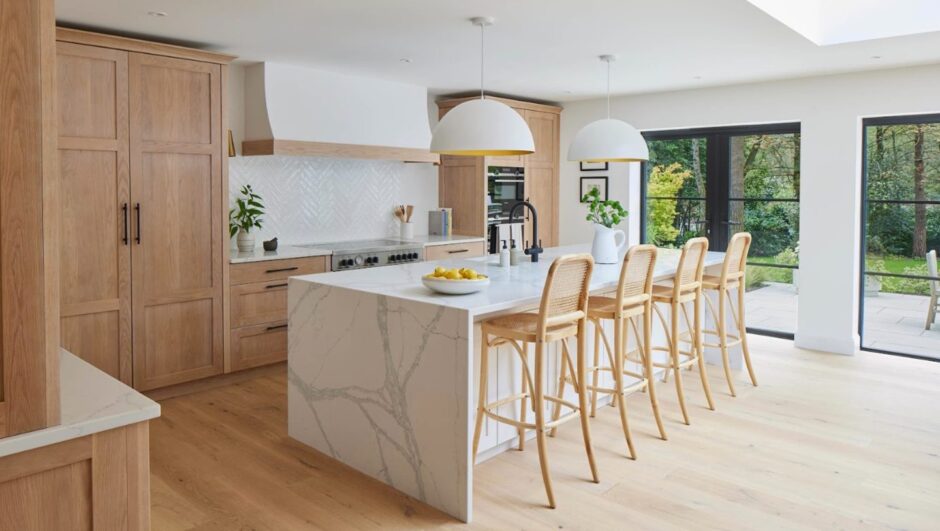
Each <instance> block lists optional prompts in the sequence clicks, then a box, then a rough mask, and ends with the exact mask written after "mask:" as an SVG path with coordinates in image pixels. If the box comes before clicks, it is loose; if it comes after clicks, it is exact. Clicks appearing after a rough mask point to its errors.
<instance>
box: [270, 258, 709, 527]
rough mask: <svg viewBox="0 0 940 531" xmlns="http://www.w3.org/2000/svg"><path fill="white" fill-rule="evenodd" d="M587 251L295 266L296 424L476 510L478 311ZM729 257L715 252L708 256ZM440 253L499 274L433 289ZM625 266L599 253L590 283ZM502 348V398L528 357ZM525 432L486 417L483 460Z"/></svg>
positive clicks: (306, 433)
mask: <svg viewBox="0 0 940 531" xmlns="http://www.w3.org/2000/svg"><path fill="white" fill-rule="evenodd" d="M581 252H590V246H589V245H576V246H568V247H557V248H551V249H546V250H545V252H544V254H543V255H542V260H541V261H540V262H537V263H532V262H529V261H525V262H523V263H521V264H519V265H518V266H514V267H512V268H508V269H507V268H502V267H499V266H498V265H497V264H495V263H493V261H494V259H495V257H492V256H490V257H482V258H476V259H467V260H442V261H438V262H419V263H413V264H406V265H400V266H390V267H379V268H372V269H363V270H355V271H344V272H335V273H325V274H318V275H307V276H302V277H292V278H291V279H290V280H289V283H290V286H289V288H288V308H289V310H288V312H289V314H288V319H289V347H288V349H289V354H288V432H289V434H290V436H291V437H293V438H294V439H297V440H299V441H301V442H303V443H305V444H307V445H309V446H311V447H313V448H315V449H317V450H319V451H321V452H323V453H325V454H327V455H330V456H331V457H333V458H335V459H338V460H340V461H342V462H343V463H345V464H347V465H349V466H351V467H353V468H355V469H357V470H359V471H361V472H363V473H365V474H368V475H370V476H372V477H374V478H377V479H378V480H380V481H382V482H384V483H386V484H388V485H390V486H392V487H394V488H396V489H398V490H400V491H402V492H405V493H407V494H409V495H411V496H413V497H415V498H417V499H419V500H421V501H424V502H426V503H428V504H430V505H432V506H434V507H436V508H438V509H440V510H442V511H444V512H446V513H448V514H450V515H452V516H454V517H456V518H459V519H460V520H463V521H470V518H471V514H472V492H473V489H472V484H473V473H472V463H471V455H470V452H471V437H472V435H473V423H474V415H475V406H476V397H477V392H476V390H475V389H476V385H477V382H478V380H479V375H478V374H476V371H477V370H478V369H477V368H476V367H477V366H478V363H477V362H478V360H479V356H480V354H479V346H478V345H479V344H480V343H479V341H480V329H479V328H480V327H479V324H478V323H479V321H481V320H483V319H486V318H489V317H492V316H495V315H499V314H502V313H509V312H518V311H524V310H530V309H535V308H537V306H538V303H539V300H540V298H541V296H542V288H543V286H544V283H545V278H546V276H547V274H548V269H549V267H550V265H551V262H552V260H553V259H554V258H556V257H558V256H561V255H564V254H571V253H581ZM678 257H679V252H678V251H675V250H665V249H663V250H661V251H660V253H659V258H658V261H657V266H656V279H657V280H667V279H670V278H672V277H673V275H674V274H675V269H676V265H677V261H678ZM723 257H724V255H723V254H722V253H708V256H707V258H706V265H717V264H720V263H721V261H722V259H723ZM526 258H527V259H528V257H526ZM438 265H441V266H444V267H470V268H474V269H476V270H477V271H479V272H481V273H484V274H486V275H488V276H489V277H490V279H491V284H490V286H489V287H488V288H487V289H486V290H484V291H482V292H480V293H476V294H472V295H464V296H447V295H439V294H435V293H433V292H431V291H429V290H428V289H427V288H425V287H424V286H423V285H422V283H421V277H422V276H423V275H425V274H427V273H429V272H430V271H432V270H433V269H434V268H435V267H436V266H438ZM619 273H620V264H612V265H601V264H598V265H596V266H595V269H594V274H593V276H592V278H591V285H590V286H591V292H592V293H603V292H608V291H610V290H612V289H614V288H615V287H616V285H617V280H618V277H619ZM656 329H658V327H656V326H655V325H654V330H656ZM588 335H589V337H588V345H589V346H588V348H589V352H590V349H591V348H592V347H591V339H592V337H591V336H593V334H591V333H589V334H588ZM475 345H477V346H475ZM501 350H505V351H504V352H500V351H501ZM494 351H495V356H491V359H494V360H498V361H496V362H493V363H491V366H492V372H491V373H490V374H489V375H488V379H489V381H490V382H491V383H490V392H491V393H492V395H493V398H495V396H496V394H497V393H498V394H499V395H501V396H502V395H506V394H509V393H511V392H519V388H520V386H521V376H520V371H521V367H520V366H519V363H520V361H519V360H518V358H517V357H515V356H511V355H510V354H509V353H508V350H506V347H501V348H498V349H494ZM549 352H552V351H551V350H549ZM549 359H550V360H551V359H554V358H552V357H550V358H549ZM550 364H551V362H550ZM554 374H555V373H554V371H553V370H551V365H550V370H549V372H548V381H549V382H554V381H556V380H557V379H556V378H554ZM505 408H506V410H505V411H500V414H503V415H506V416H509V417H516V418H517V417H518V407H515V408H514V407H513V405H512V404H507V405H506V406H505ZM516 436H517V434H516V430H515V428H510V427H507V426H504V425H497V424H495V423H493V422H492V421H489V420H488V422H487V423H486V425H485V428H484V432H483V437H482V439H481V443H480V454H481V455H480V460H482V459H485V458H487V457H490V456H492V455H495V454H496V453H499V452H500V451H503V450H505V449H506V448H508V447H510V446H511V445H512V444H513V442H514V440H515V439H516ZM588 473H589V472H588V469H587V465H586V464H585V474H588Z"/></svg>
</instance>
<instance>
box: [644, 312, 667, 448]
mask: <svg viewBox="0 0 940 531" xmlns="http://www.w3.org/2000/svg"><path fill="white" fill-rule="evenodd" d="M652 313H653V310H652V307H651V305H650V303H647V306H646V309H645V311H644V312H643V349H642V350H641V353H642V355H643V372H644V373H646V387H647V389H648V390H649V396H650V406H652V408H653V417H654V418H655V419H656V427H657V428H659V437H660V438H661V439H662V440H664V441H665V440H668V438H667V437H666V428H665V427H664V426H663V419H662V416H660V414H659V400H657V399H656V378H655V376H654V374H653V350H652V340H653V315H652ZM667 372H668V371H667Z"/></svg>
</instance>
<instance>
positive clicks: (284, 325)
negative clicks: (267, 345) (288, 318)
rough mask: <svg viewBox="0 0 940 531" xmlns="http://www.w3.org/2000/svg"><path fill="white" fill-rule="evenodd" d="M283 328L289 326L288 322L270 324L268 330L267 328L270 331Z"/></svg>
mask: <svg viewBox="0 0 940 531" xmlns="http://www.w3.org/2000/svg"><path fill="white" fill-rule="evenodd" d="M282 328H287V325H286V324H282V325H276V326H269V327H268V328H267V329H266V330H267V331H268V332H271V331H273V330H280V329H282Z"/></svg>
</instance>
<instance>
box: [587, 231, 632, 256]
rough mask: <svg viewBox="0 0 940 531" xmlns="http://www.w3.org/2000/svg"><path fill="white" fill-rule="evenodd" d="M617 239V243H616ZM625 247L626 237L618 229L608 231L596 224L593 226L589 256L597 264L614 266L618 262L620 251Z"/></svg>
mask: <svg viewBox="0 0 940 531" xmlns="http://www.w3.org/2000/svg"><path fill="white" fill-rule="evenodd" d="M618 237H619V240H620V241H619V243H618V241H617V240H618ZM626 245H627V235H626V234H624V232H623V231H622V230H619V229H609V228H607V227H605V226H603V225H600V224H598V223H595V224H594V244H593V245H591V255H592V256H594V261H595V262H596V263H598V264H616V263H618V262H619V261H620V256H619V255H620V251H621V250H622V249H623V248H624V247H625V246H626Z"/></svg>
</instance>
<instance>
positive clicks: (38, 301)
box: [0, 0, 59, 527]
mask: <svg viewBox="0 0 940 531" xmlns="http://www.w3.org/2000/svg"><path fill="white" fill-rule="evenodd" d="M53 8H54V5H53V2H52V0H3V2H2V3H0V438H2V437H7V436H10V435H16V434H18V433H23V432H28V431H33V430H37V429H40V428H45V427H46V426H50V425H54V424H58V423H59V394H58V390H59V300H58V294H59V291H58V282H57V277H58V270H57V269H56V267H57V265H58V260H57V259H56V256H57V253H58V240H57V239H56V238H57V233H58V222H57V219H56V216H57V215H58V212H59V205H58V202H57V201H58V189H57V186H56V183H57V179H56V147H55V146H56V123H55V66H54V65H55V40H54V36H53V34H52V29H53V28H54V18H53ZM4 471H5V469H4V467H3V466H0V476H3V475H4ZM0 481H2V477H0ZM6 500H7V497H6V496H5V494H4V491H2V490H0V507H3V506H5V505H7V503H6ZM0 527H3V526H2V525H0Z"/></svg>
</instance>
